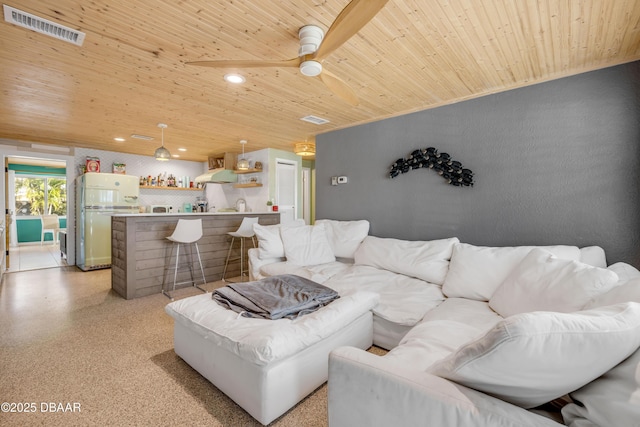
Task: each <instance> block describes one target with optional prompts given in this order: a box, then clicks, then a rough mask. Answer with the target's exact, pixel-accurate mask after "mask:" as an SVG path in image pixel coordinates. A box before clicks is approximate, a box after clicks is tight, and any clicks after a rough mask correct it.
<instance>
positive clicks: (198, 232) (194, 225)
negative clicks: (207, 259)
mask: <svg viewBox="0 0 640 427" xmlns="http://www.w3.org/2000/svg"><path fill="white" fill-rule="evenodd" d="M201 237H202V219H179V220H178V224H177V225H176V228H175V229H174V230H173V234H172V235H171V236H169V237H167V240H170V241H172V242H173V245H172V247H171V254H170V255H172V254H173V248H174V247H176V246H177V250H176V262H175V265H174V266H171V265H169V266H167V267H165V269H164V277H163V280H162V293H163V294H164V295H165V296H166V297H167V298H169V299H171V301H173V296H171V295H170V294H169V292H168V291H165V290H164V288H165V286H164V285H165V282H166V278H167V271H168V270H169V269H170V268H171V267H173V291H174V292H175V290H176V285H182V284H184V283H192V284H193V286H194V287H196V288H198V289H200V290H201V291H202V292H207V291H206V290H205V289H202V288H201V287H200V286H198V285H197V284H196V281H195V280H194V278H193V249H191V245H192V244H193V245H194V246H195V247H196V253H197V254H198V264H200V272H201V273H202V284H203V285H204V284H205V283H207V279H205V277H204V269H203V268H202V259H201V258H200V250H199V249H198V243H197V242H198V240H200V238H201ZM183 244H185V245H188V246H189V255H188V257H187V264H188V267H189V272H190V274H191V280H190V281H186V282H179V283H176V280H177V277H178V264H179V261H180V245H183ZM170 259H171V258H169V260H170Z"/></svg>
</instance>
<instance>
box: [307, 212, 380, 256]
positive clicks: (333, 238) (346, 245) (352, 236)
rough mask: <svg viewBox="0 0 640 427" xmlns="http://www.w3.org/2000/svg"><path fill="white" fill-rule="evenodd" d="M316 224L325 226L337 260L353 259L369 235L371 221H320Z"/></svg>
mask: <svg viewBox="0 0 640 427" xmlns="http://www.w3.org/2000/svg"><path fill="white" fill-rule="evenodd" d="M315 224H316V225H320V224H323V225H324V227H325V231H326V232H327V238H328V239H329V244H330V245H331V249H333V254H334V255H335V256H336V258H351V259H353V257H354V255H355V253H356V250H357V249H358V247H359V246H360V243H362V241H363V240H364V238H365V237H367V235H368V234H369V221H367V220H365V219H362V220H357V221H335V220H331V219H319V220H317V221H316V222H315Z"/></svg>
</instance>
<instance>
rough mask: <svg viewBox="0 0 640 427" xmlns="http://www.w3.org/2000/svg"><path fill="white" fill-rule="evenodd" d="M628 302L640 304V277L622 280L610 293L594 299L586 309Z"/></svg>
mask: <svg viewBox="0 0 640 427" xmlns="http://www.w3.org/2000/svg"><path fill="white" fill-rule="evenodd" d="M627 301H635V302H640V277H636V278H635V279H629V280H621V281H620V282H618V285H616V286H615V287H614V288H613V289H611V290H610V291H609V292H606V293H604V294H601V295H597V296H596V297H594V298H593V299H592V300H591V301H589V303H588V304H587V305H586V307H585V308H587V309H589V308H596V307H603V306H605V305H613V304H619V303H621V302H627Z"/></svg>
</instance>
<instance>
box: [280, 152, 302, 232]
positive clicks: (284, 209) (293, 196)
mask: <svg viewBox="0 0 640 427" xmlns="http://www.w3.org/2000/svg"><path fill="white" fill-rule="evenodd" d="M297 202H298V162H296V161H294V160H284V159H276V203H277V205H278V211H279V212H280V223H281V224H284V223H287V222H291V221H293V220H295V219H296V218H297V217H298V214H297V205H298V203H297Z"/></svg>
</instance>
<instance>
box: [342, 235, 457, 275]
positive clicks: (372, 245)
mask: <svg viewBox="0 0 640 427" xmlns="http://www.w3.org/2000/svg"><path fill="white" fill-rule="evenodd" d="M457 242H459V240H458V239H457V238H455V237H452V238H450V239H440V240H429V241H409V240H398V239H388V238H381V237H374V236H367V237H366V238H365V239H364V240H363V242H362V244H360V247H358V250H357V251H356V252H355V256H354V260H355V262H354V263H355V264H357V265H366V266H369V267H376V268H380V269H382V270H389V271H392V272H394V273H398V274H404V275H405V276H411V277H415V278H418V279H422V280H424V281H427V282H430V283H435V284H437V285H442V283H443V282H444V278H445V276H446V275H447V271H448V270H449V259H450V258H451V251H452V250H453V245H454V244H455V243H457Z"/></svg>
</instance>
